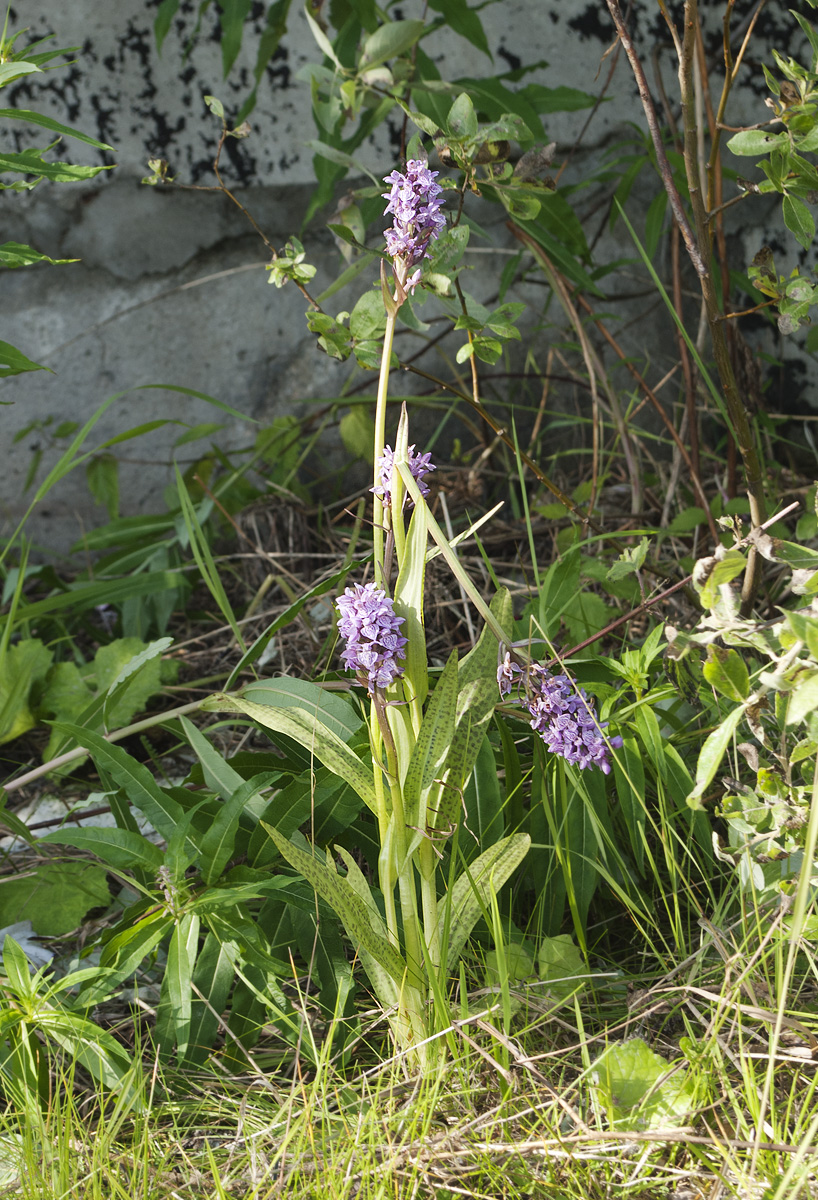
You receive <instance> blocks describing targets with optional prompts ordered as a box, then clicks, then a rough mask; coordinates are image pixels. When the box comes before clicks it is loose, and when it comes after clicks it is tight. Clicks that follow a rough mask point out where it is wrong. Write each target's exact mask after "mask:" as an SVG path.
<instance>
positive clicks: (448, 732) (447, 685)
mask: <svg viewBox="0 0 818 1200" xmlns="http://www.w3.org/2000/svg"><path fill="white" fill-rule="evenodd" d="M456 709H457V651H456V650H453V651H452V652H451V654H450V655H449V659H448V662H447V663H446V666H445V667H444V669H443V673H442V675H441V676H440V679H439V680H438V682H437V686H436V687H435V690H434V692H433V694H432V699H431V700H430V701H429V707H428V709H427V710H426V715H425V716H424V718H423V721H422V723H421V726H420V732H419V733H418V736H417V741H416V742H415V745H414V748H413V750H412V755H411V758H410V759H409V765H408V766H407V768H406V777H405V779H404V783H403V802H404V805H405V810H406V824H407V825H410V826H414V827H416V828H419V829H424V830H425V829H426V825H427V816H426V811H427V805H428V803H429V801H430V799H431V796H430V793H431V792H432V790H433V789H434V787H435V780H436V779H438V777H439V776H440V775H441V773H442V769H443V763H444V761H445V759H446V755H447V754H448V751H449V746H450V745H451V741H452V736H453V733H454V719H455V713H456ZM436 790H437V791H439V790H440V787H439V784H438V787H437V789H436ZM434 807H435V806H434V805H432V809H433V810H434Z"/></svg>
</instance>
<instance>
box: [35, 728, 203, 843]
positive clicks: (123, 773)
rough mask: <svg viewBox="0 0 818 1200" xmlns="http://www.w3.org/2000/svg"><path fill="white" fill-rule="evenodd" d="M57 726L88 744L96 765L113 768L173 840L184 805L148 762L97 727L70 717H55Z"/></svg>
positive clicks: (81, 743) (128, 793)
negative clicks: (158, 779)
mask: <svg viewBox="0 0 818 1200" xmlns="http://www.w3.org/2000/svg"><path fill="white" fill-rule="evenodd" d="M54 728H55V729H58V730H59V731H60V732H61V733H67V734H68V735H69V737H71V738H72V739H73V740H74V741H75V742H76V743H77V745H78V746H84V747H85V749H86V750H87V751H88V753H89V754H90V755H91V757H92V758H93V760H94V762H95V763H96V765H97V766H98V767H102V768H104V770H106V771H108V772H109V774H110V775H111V776H112V777H113V779H114V781H115V782H116V783H118V784H119V786H120V787H121V788H122V789H123V790H124V792H125V795H126V796H127V797H128V799H129V800H130V802H131V803H132V804H133V805H135V806H136V808H138V809H139V810H140V812H142V813H144V814H145V816H146V817H147V818H148V820H149V821H150V823H151V825H153V827H154V829H155V830H156V831H157V833H160V834H161V835H162V837H163V838H164V839H165V841H170V839H171V838H172V837H173V834H174V832H175V830H176V829H177V827H178V825H179V822H180V821H181V820H182V818H183V816H184V809H183V808H182V806H181V804H178V803H177V802H176V801H175V800H172V799H171V798H170V796H168V795H167V793H166V792H164V791H163V790H162V788H160V786H159V784H158V783H157V782H156V780H155V779H154V777H153V776H152V775H151V773H150V771H149V770H148V768H147V767H146V766H144V764H142V763H138V762H137V761H136V759H134V758H131V756H130V754H128V753H127V752H126V751H125V750H123V749H122V747H121V746H113V745H111V743H110V742H109V741H106V739H105V738H104V737H102V736H101V735H100V734H98V733H94V732H93V730H90V729H83V728H81V727H80V726H78V725H72V724H70V723H69V722H68V721H55V722H54Z"/></svg>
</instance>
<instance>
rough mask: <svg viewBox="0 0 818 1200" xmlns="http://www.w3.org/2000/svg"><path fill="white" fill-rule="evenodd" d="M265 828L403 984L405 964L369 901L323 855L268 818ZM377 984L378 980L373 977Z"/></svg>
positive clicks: (355, 935) (357, 941)
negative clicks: (309, 850)
mask: <svg viewBox="0 0 818 1200" xmlns="http://www.w3.org/2000/svg"><path fill="white" fill-rule="evenodd" d="M262 824H263V825H264V828H265V829H266V830H267V832H268V833H269V835H270V837H271V838H272V839H273V841H274V842H275V844H276V846H277V847H278V849H279V851H280V852H281V854H282V855H283V856H284V858H286V860H287V862H288V863H289V864H290V866H291V867H295V869H296V871H300V872H301V874H302V875H303V876H304V878H305V879H306V880H307V881H308V882H309V883H311V884H312V886H313V887H314V888H315V890H316V892H317V893H318V895H319V896H320V897H321V899H322V900H326V902H327V904H328V905H329V906H330V908H332V909H333V911H334V912H336V913H337V914H338V916H339V917H340V918H341V921H342V923H343V926H344V928H345V929H346V931H347V933H348V934H349V936H350V938H351V939H352V941H353V942H354V944H355V946H356V947H361V948H363V949H364V950H366V951H367V952H368V953H369V954H371V956H372V957H373V958H374V959H375V961H376V962H377V963H379V964H380V966H381V967H383V969H384V970H385V971H386V972H387V974H389V975H390V976H391V978H392V979H393V980H394V981H395V983H396V984H397V986H398V988H401V987H402V986H403V979H404V976H405V974H406V964H405V963H404V961H403V959H402V958H401V956H400V954H398V952H397V950H396V949H395V948H394V946H392V945H391V944H390V943H389V942H388V941H387V940H386V938H385V937H383V936H382V935H381V934H380V933H379V932H378V929H377V927H376V926H375V924H374V923H373V920H372V912H371V909H370V907H369V905H367V904H365V903H364V901H363V900H362V899H361V898H360V896H359V895H357V893H356V890H355V888H354V887H353V886H352V884H351V883H350V882H349V881H348V880H347V879H343V878H342V877H341V876H340V875H339V874H338V873H337V871H334V870H331V869H330V867H328V866H327V865H326V864H325V863H323V862H321V861H320V859H318V858H315V857H313V855H312V854H307V852H306V851H305V850H301V849H299V847H298V846H296V845H294V844H293V843H292V842H288V841H287V839H286V838H285V837H282V836H281V834H280V833H279V832H278V830H277V829H274V828H273V826H272V825H268V824H267V823H266V822H262ZM372 983H373V986H375V980H372Z"/></svg>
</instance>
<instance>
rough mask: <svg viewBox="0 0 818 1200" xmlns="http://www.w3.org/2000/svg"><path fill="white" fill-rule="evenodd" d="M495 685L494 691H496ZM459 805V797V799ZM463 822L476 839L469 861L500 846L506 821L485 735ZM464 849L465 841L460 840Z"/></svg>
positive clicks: (467, 850)
mask: <svg viewBox="0 0 818 1200" xmlns="http://www.w3.org/2000/svg"><path fill="white" fill-rule="evenodd" d="M496 686H497V685H496V681H495V690H496ZM456 800H457V801H458V802H459V796H457V797H456ZM463 809H464V810H465V817H464V822H465V825H466V828H467V829H468V830H469V832H470V833H472V834H473V835H474V838H475V842H474V845H473V846H471V845H469V842H470V841H471V839H467V844H466V846H465V847H464V853H465V857H466V859H467V860H471V859H474V858H475V857H476V856H477V853H478V851H480V850H487V849H488V847H489V846H493V845H494V843H495V842H499V840H500V838H501V837H502V835H503V833H504V832H505V823H504V821H503V792H502V789H501V787H500V779H499V777H498V774H497V763H496V761H495V758H494V748H493V747H492V744H491V742H490V741H489V739H488V737H487V736H486V735H485V734H484V735H483V740H482V742H481V743H480V748H479V750H478V752H477V758H476V760H475V763H474V769H473V771H472V774H471V778H470V779H469V781H468V785H467V787H466V791H465V793H464V796H463ZM461 845H462V839H461Z"/></svg>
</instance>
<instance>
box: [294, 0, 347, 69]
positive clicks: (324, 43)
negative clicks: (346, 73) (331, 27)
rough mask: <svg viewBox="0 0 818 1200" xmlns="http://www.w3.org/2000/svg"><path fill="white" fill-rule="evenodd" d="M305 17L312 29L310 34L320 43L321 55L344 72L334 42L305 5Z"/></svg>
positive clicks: (307, 5)
mask: <svg viewBox="0 0 818 1200" xmlns="http://www.w3.org/2000/svg"><path fill="white" fill-rule="evenodd" d="M304 16H305V17H306V18H307V24H308V25H309V27H310V32H311V33H312V36H313V37H314V38H315V40H316V42H317V43H318V48H319V50H320V51H321V53H322V54H325V55H326V56H327V58H328V59H329V60H330V61H331V62H333V63H334V64H335V66H336V67H337V68H338V70H339V71H343V70H344V68H343V64H342V63H341V62H340V60H339V58H338V56H337V55H336V53H335V51H334V50H333V48H332V42H331V41H330V40H329V38H328V37H327V35H326V34H325V33H324V31H323V29H322V28H321V26H320V25H319V24H318V22H317V21H316V19H315V17H314V16H313V15H312V13H311V12H310V6H309V4H305V5H304Z"/></svg>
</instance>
